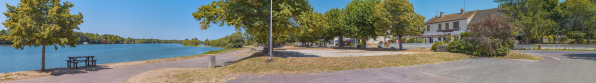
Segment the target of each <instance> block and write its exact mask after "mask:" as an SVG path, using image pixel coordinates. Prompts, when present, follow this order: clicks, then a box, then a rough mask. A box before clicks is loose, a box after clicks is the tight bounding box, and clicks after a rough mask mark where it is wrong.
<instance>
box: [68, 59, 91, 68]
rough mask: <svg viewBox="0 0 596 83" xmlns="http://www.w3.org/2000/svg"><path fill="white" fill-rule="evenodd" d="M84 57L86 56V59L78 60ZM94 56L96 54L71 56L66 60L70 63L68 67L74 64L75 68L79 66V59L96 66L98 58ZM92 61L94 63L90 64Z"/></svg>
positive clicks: (88, 64)
mask: <svg viewBox="0 0 596 83" xmlns="http://www.w3.org/2000/svg"><path fill="white" fill-rule="evenodd" d="M83 57H84V58H86V60H77V58H83ZM94 57H95V56H71V57H68V60H66V62H67V64H68V65H67V67H69V68H70V67H71V66H74V67H75V68H78V67H77V64H78V63H79V61H83V62H85V66H96V65H95V63H96V60H94V59H93V58H94ZM90 63H92V64H90ZM71 64H72V65H71Z"/></svg>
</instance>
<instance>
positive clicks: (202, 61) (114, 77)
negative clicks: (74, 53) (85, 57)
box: [11, 48, 262, 83]
mask: <svg viewBox="0 0 596 83" xmlns="http://www.w3.org/2000/svg"><path fill="white" fill-rule="evenodd" d="M257 49H262V48H257ZM247 51H249V50H242V51H238V52H232V53H225V54H221V55H217V56H216V60H215V61H216V66H223V65H224V62H227V61H236V60H239V59H241V58H244V57H247V56H237V55H233V54H234V53H244V52H247ZM206 67H208V59H207V57H197V58H190V59H183V60H176V61H167V62H159V63H151V64H143V65H135V66H128V67H120V68H113V69H104V70H99V71H90V72H87V73H77V74H65V75H61V76H48V77H42V78H36V79H26V80H16V81H11V83H123V82H124V81H126V79H128V78H130V77H132V76H134V75H136V74H139V73H143V72H146V71H150V70H154V69H160V68H206Z"/></svg>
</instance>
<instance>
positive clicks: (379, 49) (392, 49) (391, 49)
mask: <svg viewBox="0 0 596 83" xmlns="http://www.w3.org/2000/svg"><path fill="white" fill-rule="evenodd" d="M333 49H345V50H365V51H405V50H408V49H406V48H404V49H403V50H399V48H365V49H363V48H356V47H334V48H333Z"/></svg>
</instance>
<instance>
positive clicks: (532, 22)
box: [494, 0, 559, 43]
mask: <svg viewBox="0 0 596 83" xmlns="http://www.w3.org/2000/svg"><path fill="white" fill-rule="evenodd" d="M494 2H497V3H500V6H501V7H503V8H505V10H504V11H501V12H502V13H503V14H504V15H505V16H509V17H513V18H514V19H515V21H516V22H518V23H520V24H522V25H523V26H525V28H524V34H523V37H524V39H525V42H526V43H530V42H532V43H535V42H542V37H544V36H547V35H552V34H556V30H557V29H556V28H558V26H557V24H558V23H557V22H556V20H557V18H556V14H555V11H556V10H555V9H556V8H557V6H558V3H559V2H558V0H495V1H494Z"/></svg>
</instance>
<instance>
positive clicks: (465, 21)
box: [423, 18, 472, 43]
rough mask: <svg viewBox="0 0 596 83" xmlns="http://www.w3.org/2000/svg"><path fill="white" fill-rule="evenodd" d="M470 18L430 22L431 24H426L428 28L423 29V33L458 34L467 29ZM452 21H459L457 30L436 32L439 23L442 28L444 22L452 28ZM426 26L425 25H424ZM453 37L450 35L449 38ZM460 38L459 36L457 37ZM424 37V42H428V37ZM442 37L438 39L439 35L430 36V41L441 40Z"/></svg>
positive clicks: (443, 27) (443, 28)
mask: <svg viewBox="0 0 596 83" xmlns="http://www.w3.org/2000/svg"><path fill="white" fill-rule="evenodd" d="M471 19H472V18H469V19H461V20H454V21H445V22H439V23H432V24H427V25H426V26H430V30H427V31H424V34H423V35H442V34H449V33H451V35H458V37H459V35H460V34H461V33H462V32H466V30H467V29H468V23H469V22H470V20H471ZM453 22H459V30H458V31H453V32H437V30H438V29H439V27H438V26H439V24H441V28H442V30H445V27H446V26H445V23H449V29H453V28H454V27H453ZM424 28H426V27H424ZM453 38H454V37H452V38H451V39H453ZM459 38H461V37H459ZM424 39H426V40H425V42H426V43H429V42H430V39H429V38H424ZM442 41H443V39H441V40H440V41H439V37H432V42H433V43H434V42H442Z"/></svg>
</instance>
